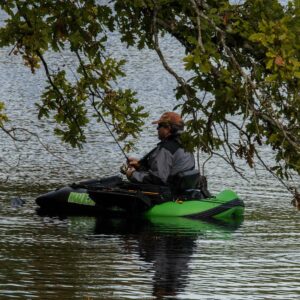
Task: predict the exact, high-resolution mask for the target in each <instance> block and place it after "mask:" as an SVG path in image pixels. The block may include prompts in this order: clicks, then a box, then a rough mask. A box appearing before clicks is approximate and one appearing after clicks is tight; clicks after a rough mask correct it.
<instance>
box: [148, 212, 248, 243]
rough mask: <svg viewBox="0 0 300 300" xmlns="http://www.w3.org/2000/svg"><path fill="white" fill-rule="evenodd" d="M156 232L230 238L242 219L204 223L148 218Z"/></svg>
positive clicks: (173, 218) (167, 218) (185, 219)
mask: <svg viewBox="0 0 300 300" xmlns="http://www.w3.org/2000/svg"><path fill="white" fill-rule="evenodd" d="M147 219H148V220H149V221H150V222H151V224H152V225H153V226H154V228H155V230H156V231H158V232H160V233H174V232H175V233H176V234H179V235H205V234H207V233H212V234H213V235H215V234H216V235H218V237H219V236H220V235H222V237H223V238H228V237H229V235H230V234H231V233H232V232H233V231H235V230H236V229H237V228H238V227H239V226H240V225H241V224H242V221H243V220H242V219H241V220H239V221H235V222H229V223H227V222H218V221H215V220H210V221H203V220H195V219H188V218H184V217H148V218H147Z"/></svg>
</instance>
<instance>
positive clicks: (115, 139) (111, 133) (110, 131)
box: [92, 94, 129, 162]
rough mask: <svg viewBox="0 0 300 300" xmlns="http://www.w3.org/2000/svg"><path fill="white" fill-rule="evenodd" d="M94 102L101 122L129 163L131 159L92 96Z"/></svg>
mask: <svg viewBox="0 0 300 300" xmlns="http://www.w3.org/2000/svg"><path fill="white" fill-rule="evenodd" d="M92 97H93V100H92V105H93V107H94V109H95V110H96V112H97V114H98V116H99V117H100V119H101V121H102V122H103V123H104V125H105V127H106V129H107V130H108V132H109V133H110V135H111V136H112V138H113V139H114V141H115V143H116V144H117V145H118V147H119V149H120V150H121V152H122V153H123V155H124V157H125V159H126V161H127V162H128V161H129V157H128V156H127V155H126V153H125V151H124V150H123V148H122V147H121V145H120V143H119V141H118V140H117V138H116V137H115V135H114V133H113V132H112V130H111V129H110V128H109V126H108V123H107V122H106V121H105V119H104V117H103V115H102V114H101V113H100V111H99V110H98V109H97V107H96V105H95V100H94V98H95V95H94V94H92Z"/></svg>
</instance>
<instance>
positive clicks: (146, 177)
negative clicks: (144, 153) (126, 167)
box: [130, 148, 173, 184]
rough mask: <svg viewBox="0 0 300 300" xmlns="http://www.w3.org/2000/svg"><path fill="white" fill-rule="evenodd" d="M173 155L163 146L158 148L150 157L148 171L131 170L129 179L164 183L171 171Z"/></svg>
mask: <svg viewBox="0 0 300 300" xmlns="http://www.w3.org/2000/svg"><path fill="white" fill-rule="evenodd" d="M172 163H173V155H172V154H171V153H170V151H168V150H166V149H165V148H161V149H159V150H158V151H157V152H156V153H154V157H153V158H151V162H150V169H149V170H148V171H135V172H133V174H132V176H131V178H130V180H131V181H136V182H143V183H154V184H166V183H167V180H168V177H169V175H170V173H171V168H172Z"/></svg>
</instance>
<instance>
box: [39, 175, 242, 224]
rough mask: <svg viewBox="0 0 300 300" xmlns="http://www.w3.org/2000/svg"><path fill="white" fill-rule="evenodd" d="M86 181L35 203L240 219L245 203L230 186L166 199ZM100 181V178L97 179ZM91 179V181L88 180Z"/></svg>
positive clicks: (88, 210)
mask: <svg viewBox="0 0 300 300" xmlns="http://www.w3.org/2000/svg"><path fill="white" fill-rule="evenodd" d="M89 182H95V181H87V182H84V183H85V184H78V185H74V184H73V185H71V186H67V187H63V188H61V189H57V190H56V191H52V192H48V193H46V194H44V195H41V196H39V197H38V198H37V199H36V203H37V204H38V206H39V210H40V212H43V213H46V214H61V215H62V214H77V215H95V216H97V215H103V214H105V215H109V214H114V215H120V214H122V215H124V214H125V215H127V216H130V217H132V216H134V217H137V216H146V217H188V218H194V219H209V218H213V219H219V220H232V219H240V218H242V216H243V212H244V203H243V201H242V200H241V199H239V197H238V195H237V194H236V193H235V192H233V191H231V190H224V191H222V192H221V193H219V194H217V195H216V196H215V197H212V198H205V199H187V198H186V197H185V198H180V197H179V198H178V199H176V200H175V201H174V200H165V199H163V197H162V196H161V194H160V193H159V192H153V191H145V190H140V189H128V188H126V189H125V188H124V186H122V185H121V186H120V185H118V184H116V185H114V186H113V187H110V186H103V185H101V184H100V186H99V184H98V186H97V185H96V187H95V185H94V186H93V185H90V184H89ZM98 182H99V181H98ZM86 183H88V184H86Z"/></svg>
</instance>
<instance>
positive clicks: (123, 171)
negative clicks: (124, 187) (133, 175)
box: [120, 163, 129, 175]
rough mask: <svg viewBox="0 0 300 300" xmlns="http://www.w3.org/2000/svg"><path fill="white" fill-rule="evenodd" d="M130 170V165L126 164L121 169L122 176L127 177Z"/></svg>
mask: <svg viewBox="0 0 300 300" xmlns="http://www.w3.org/2000/svg"><path fill="white" fill-rule="evenodd" d="M128 168H129V166H128V164H126V163H124V164H123V165H122V166H121V167H120V172H121V173H122V174H124V175H126V173H127V170H128Z"/></svg>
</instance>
